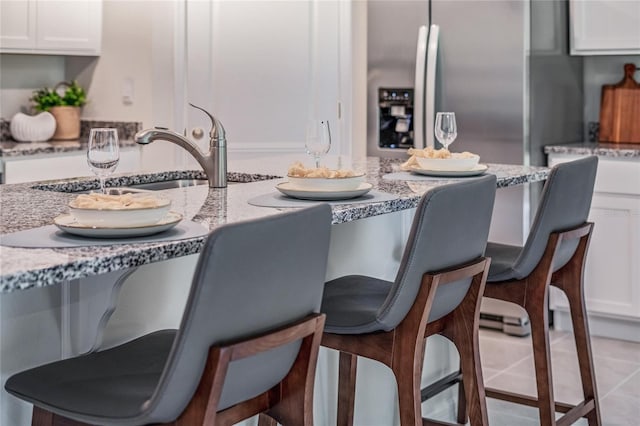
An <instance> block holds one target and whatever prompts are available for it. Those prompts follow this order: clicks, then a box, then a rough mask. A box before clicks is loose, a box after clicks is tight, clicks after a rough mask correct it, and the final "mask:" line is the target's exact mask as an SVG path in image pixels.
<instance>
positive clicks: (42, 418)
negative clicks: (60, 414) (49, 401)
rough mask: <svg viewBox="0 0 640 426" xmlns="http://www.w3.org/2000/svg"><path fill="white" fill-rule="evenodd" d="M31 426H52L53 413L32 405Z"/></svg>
mask: <svg viewBox="0 0 640 426" xmlns="http://www.w3.org/2000/svg"><path fill="white" fill-rule="evenodd" d="M31 426H53V413H52V412H50V411H46V410H43V409H42V408H39V407H36V406H35V405H34V406H33V415H32V417H31Z"/></svg>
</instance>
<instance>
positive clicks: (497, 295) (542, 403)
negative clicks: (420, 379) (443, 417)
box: [423, 222, 602, 426]
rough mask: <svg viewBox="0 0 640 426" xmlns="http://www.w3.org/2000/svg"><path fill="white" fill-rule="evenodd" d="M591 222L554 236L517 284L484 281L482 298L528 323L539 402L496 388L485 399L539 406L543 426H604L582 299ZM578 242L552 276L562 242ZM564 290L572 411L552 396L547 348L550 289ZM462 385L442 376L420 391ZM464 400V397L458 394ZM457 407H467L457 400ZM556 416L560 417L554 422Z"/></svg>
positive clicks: (462, 419)
mask: <svg viewBox="0 0 640 426" xmlns="http://www.w3.org/2000/svg"><path fill="white" fill-rule="evenodd" d="M592 232H593V223H590V222H587V223H584V224H582V225H579V226H577V227H575V228H572V229H568V230H565V231H559V232H553V233H551V235H550V236H549V240H548V241H547V246H546V248H545V251H544V254H543V256H542V259H541V260H540V262H539V263H538V265H537V266H536V268H535V269H534V270H533V271H532V272H531V274H529V276H527V277H526V278H523V279H521V280H511V281H506V282H500V283H490V282H488V283H487V285H486V287H485V290H484V296H486V297H491V298H494V299H499V300H505V301H507V302H511V303H515V304H517V305H519V306H521V307H523V308H524V309H525V310H526V311H527V314H528V315H529V320H530V322H531V338H532V344H533V356H534V363H535V370H536V386H537V393H538V396H537V398H533V397H530V396H527V395H520V394H515V393H511V392H506V391H503V390H498V389H490V388H487V389H486V394H487V397H490V398H496V399H501V400H504V401H509V402H514V403H517V404H523V405H527V406H531V407H537V408H538V411H539V413H540V424H541V425H545V426H565V425H569V424H572V423H574V422H575V421H577V420H578V419H580V418H581V417H586V418H587V420H588V422H589V426H599V425H601V424H602V420H601V416H600V407H599V404H598V395H597V389H596V382H595V375H594V370H593V356H592V354H591V342H590V341H589V324H588V320H587V310H586V307H585V300H584V279H583V276H584V267H585V264H586V258H587V250H588V248H589V242H590V239H591V234H592ZM576 238H579V239H580V240H579V242H578V247H577V248H576V251H575V253H574V255H573V256H572V258H571V259H570V260H569V262H567V264H566V265H564V266H563V267H562V268H560V269H559V270H558V271H556V272H554V273H551V271H552V267H553V262H554V258H555V256H556V254H557V251H558V248H559V247H560V244H561V243H562V241H565V240H571V239H576ZM550 286H554V287H557V288H559V289H560V290H562V291H563V292H564V293H565V294H566V296H567V299H568V301H569V308H570V312H571V320H572V323H573V333H574V338H575V342H576V349H577V354H578V364H579V366H580V378H581V381H582V390H583V396H584V400H583V401H582V402H581V403H579V404H577V405H576V406H573V405H570V404H565V403H561V402H556V401H555V399H554V396H553V379H552V375H551V351H550V345H549V318H548V313H549V287H550ZM456 380H463V379H462V377H460V376H457V377H446V378H443V379H440V380H439V381H437V382H436V383H434V384H432V385H430V386H429V387H427V388H425V389H423V394H428V396H429V397H431V396H433V395H434V394H435V393H438V392H439V391H442V390H443V389H446V388H447V387H449V386H452V385H453V384H455V383H456ZM460 397H464V394H461V395H459V398H460ZM458 404H459V405H458V406H459V408H461V409H465V404H464V403H463V402H462V400H459V403H458ZM555 411H558V412H560V413H564V415H563V416H562V417H560V418H559V419H557V420H556V418H555ZM465 419H466V413H462V412H460V410H459V414H458V422H459V423H461V424H464V422H465Z"/></svg>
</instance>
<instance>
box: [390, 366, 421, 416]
mask: <svg viewBox="0 0 640 426" xmlns="http://www.w3.org/2000/svg"><path fill="white" fill-rule="evenodd" d="M402 355H404V354H402V353H401V354H399V357H398V361H397V362H394V365H393V368H392V370H393V373H394V375H395V377H396V383H397V384H398V405H399V411H400V424H401V425H402V426H421V425H422V407H421V406H420V403H421V398H420V381H421V378H422V377H421V376H422V361H423V359H422V358H420V357H414V356H413V354H412V353H411V354H407V356H402ZM415 358H419V359H415Z"/></svg>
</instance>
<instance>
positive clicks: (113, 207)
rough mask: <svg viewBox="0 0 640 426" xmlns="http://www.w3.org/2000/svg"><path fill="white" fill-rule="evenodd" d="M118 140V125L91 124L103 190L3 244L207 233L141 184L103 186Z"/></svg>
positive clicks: (92, 158)
mask: <svg viewBox="0 0 640 426" xmlns="http://www.w3.org/2000/svg"><path fill="white" fill-rule="evenodd" d="M118 145H119V144H118V133H117V129H113V128H94V129H91V131H90V135H89V144H88V149H87V164H88V165H89V168H90V169H91V170H92V171H93V172H94V173H95V174H96V175H97V176H98V178H99V179H100V192H90V193H89V194H79V195H78V196H77V197H75V198H74V199H73V200H71V201H70V202H69V203H68V205H67V207H68V213H65V214H61V215H59V216H56V217H55V218H54V219H53V224H51V225H45V226H41V227H37V228H32V229H27V230H23V231H18V232H14V233H9V234H5V235H3V237H2V245H4V246H12V247H28V248H65V247H82V246H96V245H113V244H133V243H146V242H157V241H169V240H175V239H185V238H195V237H199V236H202V235H204V234H207V233H208V230H207V229H206V228H205V227H204V226H202V225H200V224H198V223H195V222H192V221H184V220H183V219H184V217H183V215H182V214H180V213H178V212H175V211H171V210H170V209H171V200H170V199H168V198H164V197H161V196H157V195H156V194H153V193H152V192H151V191H145V190H139V189H137V190H133V189H132V190H130V191H125V193H121V192H122V191H119V190H118V188H116V189H115V190H114V188H109V189H107V188H105V179H106V178H107V177H108V176H110V175H111V174H112V173H113V172H114V171H115V169H116V167H117V165H118V162H119V146H118ZM111 191H114V192H115V193H110V192H111Z"/></svg>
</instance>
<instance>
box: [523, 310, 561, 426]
mask: <svg viewBox="0 0 640 426" xmlns="http://www.w3.org/2000/svg"><path fill="white" fill-rule="evenodd" d="M547 305H548V303H540V304H539V306H537V307H533V308H530V309H527V313H528V314H529V320H530V321H531V339H532V344H533V359H534V363H535V370H536V386H537V389H538V411H539V413H540V425H541V426H555V425H556V420H555V400H554V397H553V378H552V375H551V350H550V347H549V328H548V327H549V326H548V324H549V322H548V318H547Z"/></svg>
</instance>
